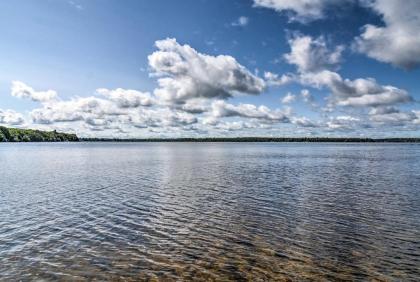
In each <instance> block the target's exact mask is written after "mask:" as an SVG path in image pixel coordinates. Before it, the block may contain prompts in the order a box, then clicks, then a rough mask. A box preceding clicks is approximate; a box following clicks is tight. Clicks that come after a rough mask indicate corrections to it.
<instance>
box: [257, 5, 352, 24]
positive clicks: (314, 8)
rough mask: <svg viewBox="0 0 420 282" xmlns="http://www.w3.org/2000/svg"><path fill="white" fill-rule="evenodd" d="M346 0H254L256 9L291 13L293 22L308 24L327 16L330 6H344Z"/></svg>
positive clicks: (290, 17) (290, 16)
mask: <svg viewBox="0 0 420 282" xmlns="http://www.w3.org/2000/svg"><path fill="white" fill-rule="evenodd" d="M345 1H346V0H344V1H343V0H341V1H337V0H254V6H255V7H264V8H270V9H274V10H276V11H277V12H285V11H286V12H289V19H290V20H291V21H298V22H301V23H307V22H309V21H312V20H317V19H321V18H323V17H324V16H325V13H324V12H325V10H326V8H327V7H328V5H331V4H342V3H343V2H345Z"/></svg>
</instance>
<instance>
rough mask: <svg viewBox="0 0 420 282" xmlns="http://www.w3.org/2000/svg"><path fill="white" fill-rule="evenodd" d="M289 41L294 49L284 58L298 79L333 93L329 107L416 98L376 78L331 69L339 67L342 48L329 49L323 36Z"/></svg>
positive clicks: (366, 104) (380, 104)
mask: <svg viewBox="0 0 420 282" xmlns="http://www.w3.org/2000/svg"><path fill="white" fill-rule="evenodd" d="M289 44H290V47H291V52H290V53H289V54H286V55H285V58H286V60H287V62H288V63H290V64H293V65H296V67H297V70H298V72H299V79H298V80H299V81H300V83H302V84H304V85H311V86H313V87H318V88H322V87H327V88H329V89H330V91H331V93H332V97H329V101H330V105H329V106H334V105H339V106H352V107H378V106H385V105H395V104H398V103H407V102H411V101H412V100H413V99H412V97H411V96H410V95H409V94H408V93H407V92H406V91H405V90H402V89H399V88H397V87H394V86H391V85H380V84H378V83H377V82H376V81H375V79H373V78H358V79H355V80H350V79H343V78H342V77H341V76H340V75H339V74H338V73H336V72H334V71H332V69H336V68H338V63H339V62H340V60H341V52H342V50H343V48H342V47H340V46H339V47H336V48H335V49H334V50H330V49H329V48H328V47H327V45H326V42H325V40H324V39H323V38H318V39H313V38H312V37H310V36H301V35H298V36H295V37H294V38H292V39H291V40H289Z"/></svg>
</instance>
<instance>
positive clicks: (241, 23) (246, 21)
mask: <svg viewBox="0 0 420 282" xmlns="http://www.w3.org/2000/svg"><path fill="white" fill-rule="evenodd" d="M248 24H249V18H248V17H244V16H241V17H239V18H238V19H237V20H236V21H234V22H233V23H232V26H247V25H248Z"/></svg>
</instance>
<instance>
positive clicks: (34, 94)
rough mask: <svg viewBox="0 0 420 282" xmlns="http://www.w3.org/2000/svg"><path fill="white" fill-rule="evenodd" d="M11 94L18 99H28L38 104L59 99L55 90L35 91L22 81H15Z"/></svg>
mask: <svg viewBox="0 0 420 282" xmlns="http://www.w3.org/2000/svg"><path fill="white" fill-rule="evenodd" d="M11 94H12V96H14V97H18V98H27V99H31V100H32V101H36V102H46V101H50V100H53V99H55V98H57V92H55V91H54V90H46V91H35V90H34V89H33V88H32V87H29V86H28V85H26V84H25V83H23V82H21V81H13V82H12V88H11Z"/></svg>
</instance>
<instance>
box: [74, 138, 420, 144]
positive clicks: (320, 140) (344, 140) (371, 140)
mask: <svg viewBox="0 0 420 282" xmlns="http://www.w3.org/2000/svg"><path fill="white" fill-rule="evenodd" d="M79 141H81V142H144V143H147V142H168V143H169V142H174V143H182V142H195V143H202V142H215V143H222V142H237V143H243V142H273V143H276V142H277V143H286V142H300V143H305V142H307V143H328V142H332V143H334V142H336V143H339V142H341V143H420V138H346V137H342V138H341V137H340V138H333V137H331V138H330V137H214V138H212V137H203V138H144V139H136V138H134V139H112V138H79Z"/></svg>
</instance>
